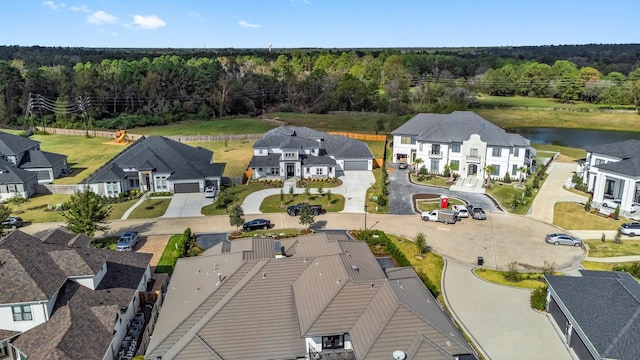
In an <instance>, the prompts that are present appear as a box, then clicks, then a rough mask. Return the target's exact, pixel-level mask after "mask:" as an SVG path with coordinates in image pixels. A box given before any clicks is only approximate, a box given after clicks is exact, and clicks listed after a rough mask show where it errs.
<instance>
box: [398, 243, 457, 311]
mask: <svg viewBox="0 0 640 360" xmlns="http://www.w3.org/2000/svg"><path fill="white" fill-rule="evenodd" d="M387 236H389V238H390V239H391V240H393V241H394V243H395V244H396V246H398V248H400V251H402V253H403V254H404V256H405V257H406V258H407V260H409V262H410V263H411V267H413V269H414V270H415V271H416V273H418V274H419V273H423V274H425V275H426V276H427V278H428V279H429V281H431V283H432V284H434V285H435V287H436V289H438V293H439V294H440V295H439V296H438V300H439V301H440V302H441V303H444V302H443V297H442V284H441V281H442V270H443V268H444V260H443V259H442V257H441V256H439V255H437V254H434V253H432V252H427V253H425V254H424V255H422V258H420V257H419V256H418V255H419V254H418V248H417V247H416V244H415V243H414V242H413V241H411V240H408V239H404V238H401V237H398V236H395V235H391V234H387ZM425 236H426V240H427V245H428V244H429V235H428V234H425Z"/></svg>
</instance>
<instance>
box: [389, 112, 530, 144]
mask: <svg viewBox="0 0 640 360" xmlns="http://www.w3.org/2000/svg"><path fill="white" fill-rule="evenodd" d="M391 134H393V135H407V136H415V137H416V138H417V139H418V140H420V141H424V142H429V143H462V142H463V141H465V140H468V139H469V137H470V136H471V135H472V134H478V135H480V138H481V139H482V141H484V142H486V143H487V144H489V145H493V146H504V147H512V146H529V140H527V139H526V138H524V137H522V136H520V135H518V134H510V133H507V132H506V131H505V130H504V129H502V128H500V127H498V126H496V125H494V124H492V123H491V122H490V121H488V120H486V119H484V118H482V117H480V116H479V115H478V114H476V113H474V112H472V111H454V112H452V113H451V114H448V115H442V114H418V115H416V116H414V117H413V118H411V119H410V120H409V121H407V122H406V123H404V124H403V125H401V126H400V127H399V128H397V129H395V130H393V131H392V132H391Z"/></svg>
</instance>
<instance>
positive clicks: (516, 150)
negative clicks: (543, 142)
mask: <svg viewBox="0 0 640 360" xmlns="http://www.w3.org/2000/svg"><path fill="white" fill-rule="evenodd" d="M513 156H514V157H518V156H520V148H513Z"/></svg>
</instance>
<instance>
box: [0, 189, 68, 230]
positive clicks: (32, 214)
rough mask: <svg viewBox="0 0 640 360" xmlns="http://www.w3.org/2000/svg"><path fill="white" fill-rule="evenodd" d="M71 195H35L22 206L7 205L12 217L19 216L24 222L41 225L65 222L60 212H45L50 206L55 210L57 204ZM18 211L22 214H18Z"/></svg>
mask: <svg viewBox="0 0 640 360" xmlns="http://www.w3.org/2000/svg"><path fill="white" fill-rule="evenodd" d="M70 197H71V195H64V194H52V195H36V196H34V197H31V198H29V201H28V202H27V203H25V204H22V206H21V207H18V206H15V205H12V204H10V203H9V204H7V206H8V207H9V208H10V209H11V213H12V214H14V215H18V214H19V215H20V217H21V218H22V219H23V220H24V221H25V222H33V223H41V222H55V221H65V219H64V217H63V216H62V212H61V211H55V210H47V209H48V207H49V206H50V207H51V208H52V209H55V208H56V205H57V204H62V203H64V202H65V201H67V200H69V198H70ZM20 209H21V211H22V212H20Z"/></svg>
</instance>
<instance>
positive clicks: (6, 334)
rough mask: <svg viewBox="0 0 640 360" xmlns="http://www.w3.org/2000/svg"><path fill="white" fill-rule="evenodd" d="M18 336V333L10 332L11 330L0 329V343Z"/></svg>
mask: <svg viewBox="0 0 640 360" xmlns="http://www.w3.org/2000/svg"><path fill="white" fill-rule="evenodd" d="M18 334H20V332H18V331H11V330H3V329H0V341H3V340H6V339H10V338H12V337H14V336H16V335H18Z"/></svg>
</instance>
